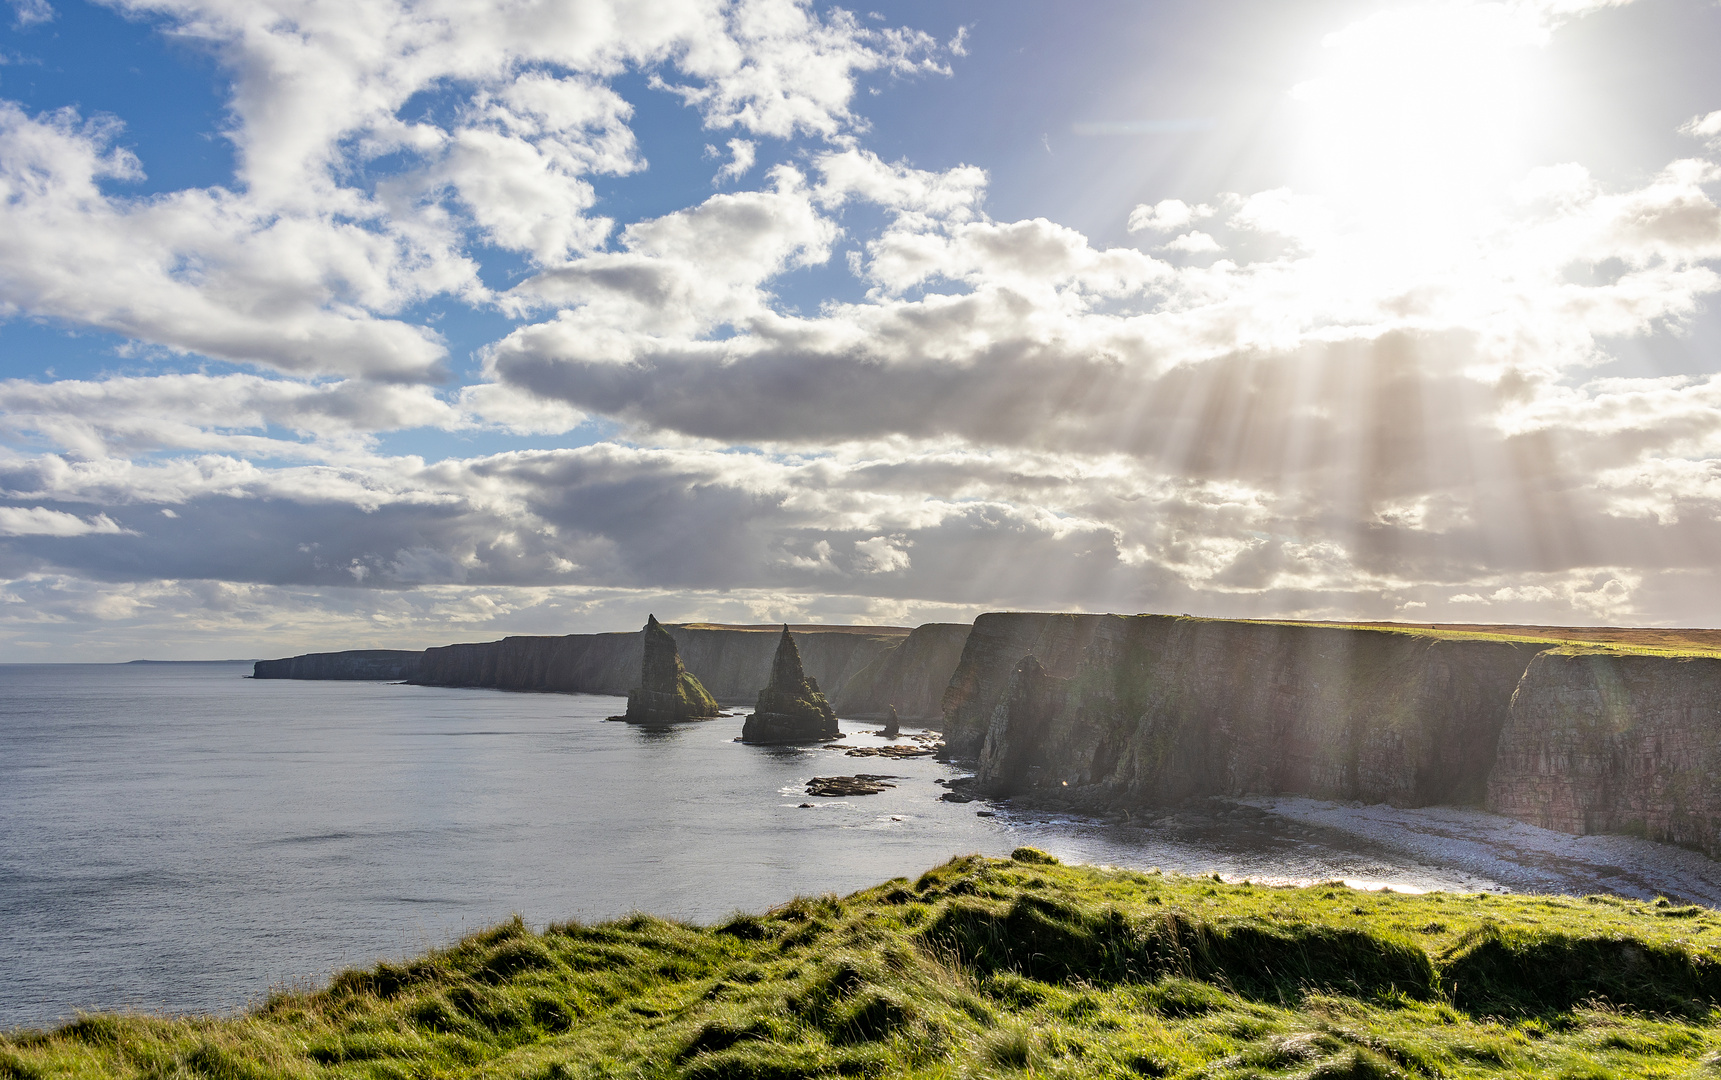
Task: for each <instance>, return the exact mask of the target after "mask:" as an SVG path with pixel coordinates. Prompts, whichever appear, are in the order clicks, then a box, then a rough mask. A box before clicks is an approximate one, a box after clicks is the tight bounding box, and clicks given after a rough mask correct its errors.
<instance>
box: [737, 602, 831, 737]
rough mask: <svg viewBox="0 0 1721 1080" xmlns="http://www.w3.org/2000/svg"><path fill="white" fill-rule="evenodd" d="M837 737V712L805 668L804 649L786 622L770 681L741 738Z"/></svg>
mask: <svg viewBox="0 0 1721 1080" xmlns="http://www.w3.org/2000/svg"><path fill="white" fill-rule="evenodd" d="M836 737H837V714H836V713H835V712H834V711H832V709H831V705H830V702H828V701H826V700H825V695H824V694H822V693H820V692H819V684H818V683H817V682H815V681H814V680H813V679H811V678H809V677H808V675H807V673H806V672H805V671H804V670H802V668H801V650H800V649H798V648H796V647H795V639H794V638H792V637H790V636H789V628H788V627H787V626H785V627H783V639H782V640H781V641H779V642H778V643H777V658H776V659H775V660H773V661H772V662H771V685H769V686H767V687H765V689H763V690H761V691H759V705H758V708H756V709H754V711H753V715H752V716H749V717H748V718H747V722H746V723H744V724H742V725H741V741H742V742H749V743H795V742H813V741H816V740H818V739H834V738H836Z"/></svg>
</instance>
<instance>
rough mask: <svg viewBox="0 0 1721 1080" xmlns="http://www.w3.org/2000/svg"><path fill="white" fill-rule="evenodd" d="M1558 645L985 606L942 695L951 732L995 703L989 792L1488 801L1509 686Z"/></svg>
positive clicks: (963, 733)
mask: <svg viewBox="0 0 1721 1080" xmlns="http://www.w3.org/2000/svg"><path fill="white" fill-rule="evenodd" d="M1012 622H1015V623H1017V624H1018V625H1014V626H1012V625H1010V624H1011V623H1012ZM982 623H985V624H986V625H985V626H984V627H983V626H982ZM983 630H984V633H983ZM1027 640H1034V641H1037V642H1039V643H1041V644H1040V646H1039V647H1041V648H1045V649H1046V652H1047V653H1048V654H1049V656H1050V660H1049V661H1048V660H1047V659H1046V658H1045V657H1042V656H1041V655H1040V653H1038V652H1033V653H1032V655H1033V656H1034V657H1035V659H1036V661H1037V663H1035V664H1033V665H1023V664H1021V663H1020V661H1021V655H1020V654H1019V655H1018V657H1017V662H1016V663H1012V664H1009V666H1008V667H1005V666H1004V663H1003V660H1002V657H1003V655H1004V651H1005V650H1008V649H1013V648H1016V647H1019V646H1020V644H1021V643H1022V642H1024V641H1027ZM1548 647H1550V646H1547V645H1534V644H1520V643H1514V642H1503V641H1452V640H1444V639H1441V638H1438V637H1423V636H1418V635H1415V634H1410V633H1402V632H1390V631H1379V630H1354V629H1340V628H1327V627H1314V626H1298V625H1282V624H1270V623H1244V622H1221V621H1214V620H1204V619H1187V618H1181V619H1180V618H1173V617H1169V616H1152V615H1141V616H1110V615H1108V616H1057V617H1051V616H1039V615H1024V616H1008V615H1000V616H984V617H982V619H981V620H977V621H976V623H975V628H974V633H973V634H972V635H971V636H970V638H969V644H968V647H967V649H966V650H965V651H964V656H963V662H962V665H961V666H960V667H959V668H958V670H957V673H956V676H955V677H954V678H953V679H952V681H951V687H950V691H949V694H948V695H947V696H946V699H945V704H946V725H947V727H946V738H947V739H949V740H950V741H951V742H952V743H955V742H956V739H958V738H960V739H963V740H965V741H969V742H971V741H972V734H971V732H972V729H973V719H972V718H974V717H977V716H979V715H986V726H985V728H984V729H983V731H982V734H981V738H980V740H979V741H980V744H981V745H980V747H979V752H978V757H979V771H978V780H977V786H978V787H979V789H980V790H981V791H983V792H986V793H988V794H992V795H1010V794H1023V793H1035V792H1038V793H1042V794H1055V795H1056V796H1057V797H1059V798H1062V799H1068V800H1070V801H1072V802H1075V803H1078V804H1089V805H1103V806H1130V805H1153V804H1162V803H1170V802H1176V801H1179V800H1182V799H1185V798H1188V797H1190V796H1196V795H1241V794H1273V793H1295V794H1303V795H1311V796H1315V797H1318V798H1328V799H1362V800H1365V801H1368V802H1386V803H1392V804H1394V805H1398V806H1421V805H1428V804H1431V803H1442V802H1459V803H1475V802H1480V801H1481V799H1482V797H1483V795H1484V789H1485V783H1486V778H1487V776H1488V772H1489V770H1490V768H1491V767H1492V764H1493V760H1494V750H1495V745H1496V743H1497V741H1498V738H1499V733H1500V730H1501V728H1502V727H1503V726H1504V725H1505V723H1506V719H1507V713H1508V708H1509V704H1510V702H1511V699H1512V692H1513V689H1514V688H1515V687H1516V685H1517V683H1518V679H1519V677H1520V676H1521V675H1522V674H1523V671H1524V668H1525V667H1526V665H1527V664H1528V663H1529V661H1530V658H1531V657H1532V656H1533V655H1534V654H1535V653H1536V652H1538V651H1540V650H1541V649H1545V648H1548ZM1060 668H1061V669H1062V670H1060ZM1000 669H1002V670H1000ZM953 736H955V737H954V738H953Z"/></svg>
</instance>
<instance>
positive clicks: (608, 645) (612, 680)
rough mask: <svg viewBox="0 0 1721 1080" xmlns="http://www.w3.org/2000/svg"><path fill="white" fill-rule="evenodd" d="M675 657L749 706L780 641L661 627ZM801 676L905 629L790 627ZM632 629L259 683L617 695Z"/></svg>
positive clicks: (470, 648) (355, 665)
mask: <svg viewBox="0 0 1721 1080" xmlns="http://www.w3.org/2000/svg"><path fill="white" fill-rule="evenodd" d="M666 629H667V630H668V631H669V633H670V635H671V636H673V637H674V638H675V643H676V646H677V648H678V649H679V650H680V654H681V662H682V664H683V665H684V666H685V667H686V669H687V670H688V671H690V672H692V673H693V674H694V675H695V676H697V677H698V679H699V681H700V682H701V683H703V684H704V686H705V689H706V690H707V691H709V692H710V693H711V695H712V696H713V697H715V698H716V699H717V700H718V701H727V702H733V703H742V702H747V703H751V702H752V701H753V699H754V697H755V696H756V695H757V694H758V693H759V688H760V687H762V686H764V685H765V684H766V683H767V682H769V681H770V677H771V660H772V657H773V655H774V654H775V651H776V647H777V637H778V629H777V628H775V627H770V628H767V627H732V626H706V625H702V624H693V625H690V626H670V627H666ZM791 632H792V633H793V635H794V638H795V642H796V644H797V645H798V646H799V648H800V653H801V660H802V662H803V664H805V666H806V671H807V674H808V675H811V676H812V677H813V678H815V679H817V680H818V681H819V684H820V685H821V686H828V687H835V688H841V687H842V686H843V685H844V684H845V683H847V682H848V681H849V679H850V678H851V677H852V676H853V675H854V674H855V673H856V672H859V671H861V670H862V669H864V668H865V667H867V665H869V664H871V663H872V662H873V661H874V660H875V659H877V658H878V657H879V656H880V655H881V654H883V653H885V652H887V651H889V650H890V649H891V648H892V647H893V646H895V645H897V644H898V643H899V642H901V641H903V640H904V639H905V638H907V637H909V636H910V634H909V631H908V629H907V628H906V627H895V626H876V627H874V626H868V627H846V626H835V627H800V628H795V629H792V631H791ZM641 640H642V639H641V636H640V633H639V632H637V631H636V632H633V633H616V634H568V635H565V636H561V637H510V638H503V639H502V640H501V641H484V642H475V643H471V644H462V645H444V646H441V647H439V648H434V649H426V650H424V652H422V653H409V652H344V653H314V654H311V655H308V656H295V657H291V658H289V659H286V660H262V661H259V662H258V663H257V667H256V671H257V677H258V678H263V679H372V678H396V679H405V680H406V681H408V682H412V683H417V684H419V685H422V686H476V687H487V688H491V689H496V690H535V691H550V692H556V693H565V694H614V695H616V696H618V697H619V696H622V695H624V694H626V693H627V692H628V691H629V690H631V689H633V688H634V687H635V686H637V685H638V684H639V674H640V665H641V664H642V663H643V662H644V659H645V651H644V647H643V645H642V644H641ZM383 656H388V657H398V658H399V663H400V664H401V665H402V667H401V669H400V673H399V674H368V673H366V674H349V673H348V672H371V671H376V670H382V669H381V668H380V667H378V666H377V665H375V664H372V663H370V662H369V661H366V660H364V659H363V658H365V657H383Z"/></svg>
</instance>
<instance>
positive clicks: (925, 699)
mask: <svg viewBox="0 0 1721 1080" xmlns="http://www.w3.org/2000/svg"><path fill="white" fill-rule="evenodd" d="M968 631H969V626H968V624H967V623H927V624H926V625H924V626H917V627H915V628H914V632H913V633H912V634H909V635H908V637H907V638H905V639H903V640H902V641H901V642H899V643H898V644H896V645H893V646H891V647H890V648H888V649H886V650H885V651H884V652H882V653H880V654H879V655H878V656H876V657H875V658H874V659H873V660H872V662H871V663H869V664H867V665H866V667H864V668H862V669H860V670H859V671H857V672H856V673H855V674H854V675H853V676H852V677H850V678H849V680H848V682H847V684H846V685H844V686H843V687H842V690H841V693H839V694H837V695H836V696H835V697H834V698H833V702H832V703H833V704H834V705H835V707H836V710H837V713H838V715H840V716H847V717H851V718H853V719H856V720H882V719H884V717H885V716H886V715H888V713H889V712H890V708H891V706H893V705H894V706H895V707H896V711H897V715H898V716H899V717H901V718H902V719H905V720H917V721H927V720H938V719H940V718H941V717H942V716H943V711H944V710H943V701H944V689H945V687H947V686H949V685H950V677H951V676H952V675H953V674H955V672H956V665H957V664H958V663H960V662H961V660H962V649H963V646H964V645H966V644H967V643H968Z"/></svg>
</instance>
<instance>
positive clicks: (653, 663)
mask: <svg viewBox="0 0 1721 1080" xmlns="http://www.w3.org/2000/svg"><path fill="white" fill-rule="evenodd" d="M639 682H640V685H639V688H638V689H637V690H629V691H628V692H627V715H626V716H625V717H623V719H625V720H626V721H627V722H628V723H630V724H667V723H674V722H676V721H678V720H704V719H707V718H708V717H712V716H716V715H717V713H718V708H717V700H716V699H715V698H713V697H712V696H711V695H710V694H708V693H706V692H705V687H703V686H701V685H700V684H699V680H698V679H697V678H695V677H694V676H693V674H692V673H690V672H689V671H688V670H687V669H686V668H684V667H682V666H681V652H680V650H678V649H677V648H676V647H675V639H674V638H672V637H670V636H669V631H668V630H665V629H664V628H663V624H662V623H659V622H658V621H657V616H656V615H651V616H648V617H647V619H646V624H645V661H644V663H643V664H642V665H641V668H640V677H639ZM820 700H823V699H822V698H821V699H820Z"/></svg>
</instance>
